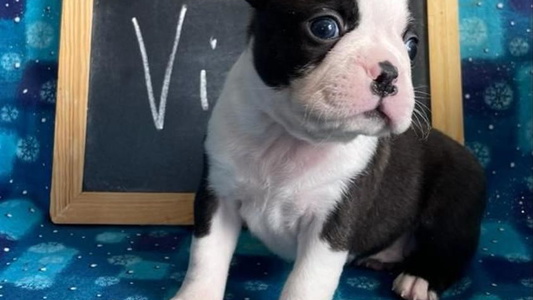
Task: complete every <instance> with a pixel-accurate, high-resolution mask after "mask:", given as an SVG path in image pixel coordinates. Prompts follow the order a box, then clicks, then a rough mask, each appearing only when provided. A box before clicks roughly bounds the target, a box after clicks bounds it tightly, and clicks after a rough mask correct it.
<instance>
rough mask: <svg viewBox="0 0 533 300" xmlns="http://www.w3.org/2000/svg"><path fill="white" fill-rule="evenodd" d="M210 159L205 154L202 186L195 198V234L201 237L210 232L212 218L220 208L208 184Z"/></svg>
mask: <svg viewBox="0 0 533 300" xmlns="http://www.w3.org/2000/svg"><path fill="white" fill-rule="evenodd" d="M208 174H209V161H208V158H207V155H206V154H204V167H203V171H202V179H201V181H200V186H199V187H198V190H197V192H196V197H195V199H194V236H195V237H196V238H201V237H204V236H206V235H208V234H209V231H210V230H211V220H212V219H213V215H214V214H215V212H216V210H217V208H218V200H217V199H216V197H215V195H214V194H213V192H212V191H211V190H210V189H209V184H208V181H207V179H208Z"/></svg>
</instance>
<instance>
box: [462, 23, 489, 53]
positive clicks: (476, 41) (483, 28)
mask: <svg viewBox="0 0 533 300" xmlns="http://www.w3.org/2000/svg"><path fill="white" fill-rule="evenodd" d="M460 31H461V42H462V43H463V44H464V45H469V46H478V45H481V44H483V43H484V42H485V41H486V40H487V37H488V29H487V23H485V21H483V20H482V19H480V18H468V19H463V20H462V22H461V27H460Z"/></svg>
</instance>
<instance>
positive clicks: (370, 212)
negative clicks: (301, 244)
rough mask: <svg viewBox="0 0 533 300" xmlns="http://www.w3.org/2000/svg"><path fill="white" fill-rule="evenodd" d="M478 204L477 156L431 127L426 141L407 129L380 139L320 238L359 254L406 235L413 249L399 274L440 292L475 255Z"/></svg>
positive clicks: (481, 198)
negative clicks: (411, 236) (418, 279)
mask: <svg viewBox="0 0 533 300" xmlns="http://www.w3.org/2000/svg"><path fill="white" fill-rule="evenodd" d="M484 207H485V180H484V175H483V170H482V169H481V167H480V166H479V164H478V163H477V161H476V159H475V158H474V157H473V156H472V155H471V154H470V153H469V152H468V151H467V150H466V149H465V148H464V147H462V146H461V145H459V144H458V143H456V142H455V141H453V140H451V139H450V138H448V137H446V136H444V135H443V134H442V133H440V132H438V131H433V132H432V133H431V134H430V136H429V138H428V139H427V140H425V141H420V140H419V139H418V138H417V137H416V135H415V134H414V133H413V132H412V131H408V132H407V133H405V134H402V135H400V136H396V137H393V138H391V139H383V140H381V142H380V145H379V148H378V151H377V153H376V155H375V157H374V159H373V161H372V162H371V164H370V165H369V167H368V168H367V171H366V173H365V174H364V175H362V176H360V177H358V178H356V180H354V182H353V184H352V186H351V188H350V190H349V192H348V193H347V195H346V196H345V198H344V199H343V200H342V201H341V202H340V204H339V205H338V207H337V209H336V210H335V211H334V212H333V213H332V214H331V215H330V217H329V219H328V221H327V222H326V224H325V226H324V228H323V231H322V238H324V239H325V240H326V241H328V243H329V244H330V245H331V247H332V248H333V249H337V250H348V251H350V252H351V253H354V254H357V255H358V257H359V258H364V257H367V256H370V255H372V254H376V253H377V252H379V251H381V250H383V249H385V248H386V247H388V246H390V245H391V244H392V243H393V242H394V241H395V240H396V239H398V238H399V237H400V236H402V235H403V234H404V233H405V232H412V233H413V234H414V238H415V240H416V247H415V249H414V252H412V253H411V254H410V255H409V256H408V257H407V259H406V261H405V262H404V265H403V267H402V268H403V270H402V271H404V272H407V273H409V274H412V275H415V276H420V277H423V278H424V279H426V280H428V282H429V285H430V288H432V289H434V290H436V291H437V292H442V291H443V290H444V289H446V288H448V287H449V286H450V285H451V284H452V283H453V282H455V281H456V280H457V279H459V277H460V275H461V272H462V271H463V270H464V268H465V267H466V264H467V262H468V261H469V260H470V258H471V257H472V255H473V254H474V252H475V249H476V247H477V243H478V239H479V230H480V223H481V218H482V215H483V211H484Z"/></svg>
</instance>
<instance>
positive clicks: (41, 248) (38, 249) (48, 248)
mask: <svg viewBox="0 0 533 300" xmlns="http://www.w3.org/2000/svg"><path fill="white" fill-rule="evenodd" d="M65 249H66V248H65V246H64V245H63V244H60V243H55V242H50V243H42V244H38V245H35V246H31V247H30V248H29V249H28V251H30V252H33V253H41V254H47V253H56V252H60V251H63V250H65Z"/></svg>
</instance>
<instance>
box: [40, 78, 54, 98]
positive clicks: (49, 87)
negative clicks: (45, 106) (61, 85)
mask: <svg viewBox="0 0 533 300" xmlns="http://www.w3.org/2000/svg"><path fill="white" fill-rule="evenodd" d="M56 88H57V81H55V80H50V81H48V82H45V83H44V84H43V85H42V86H41V90H40V91H39V96H40V97H41V101H42V102H46V103H55V102H56Z"/></svg>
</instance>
